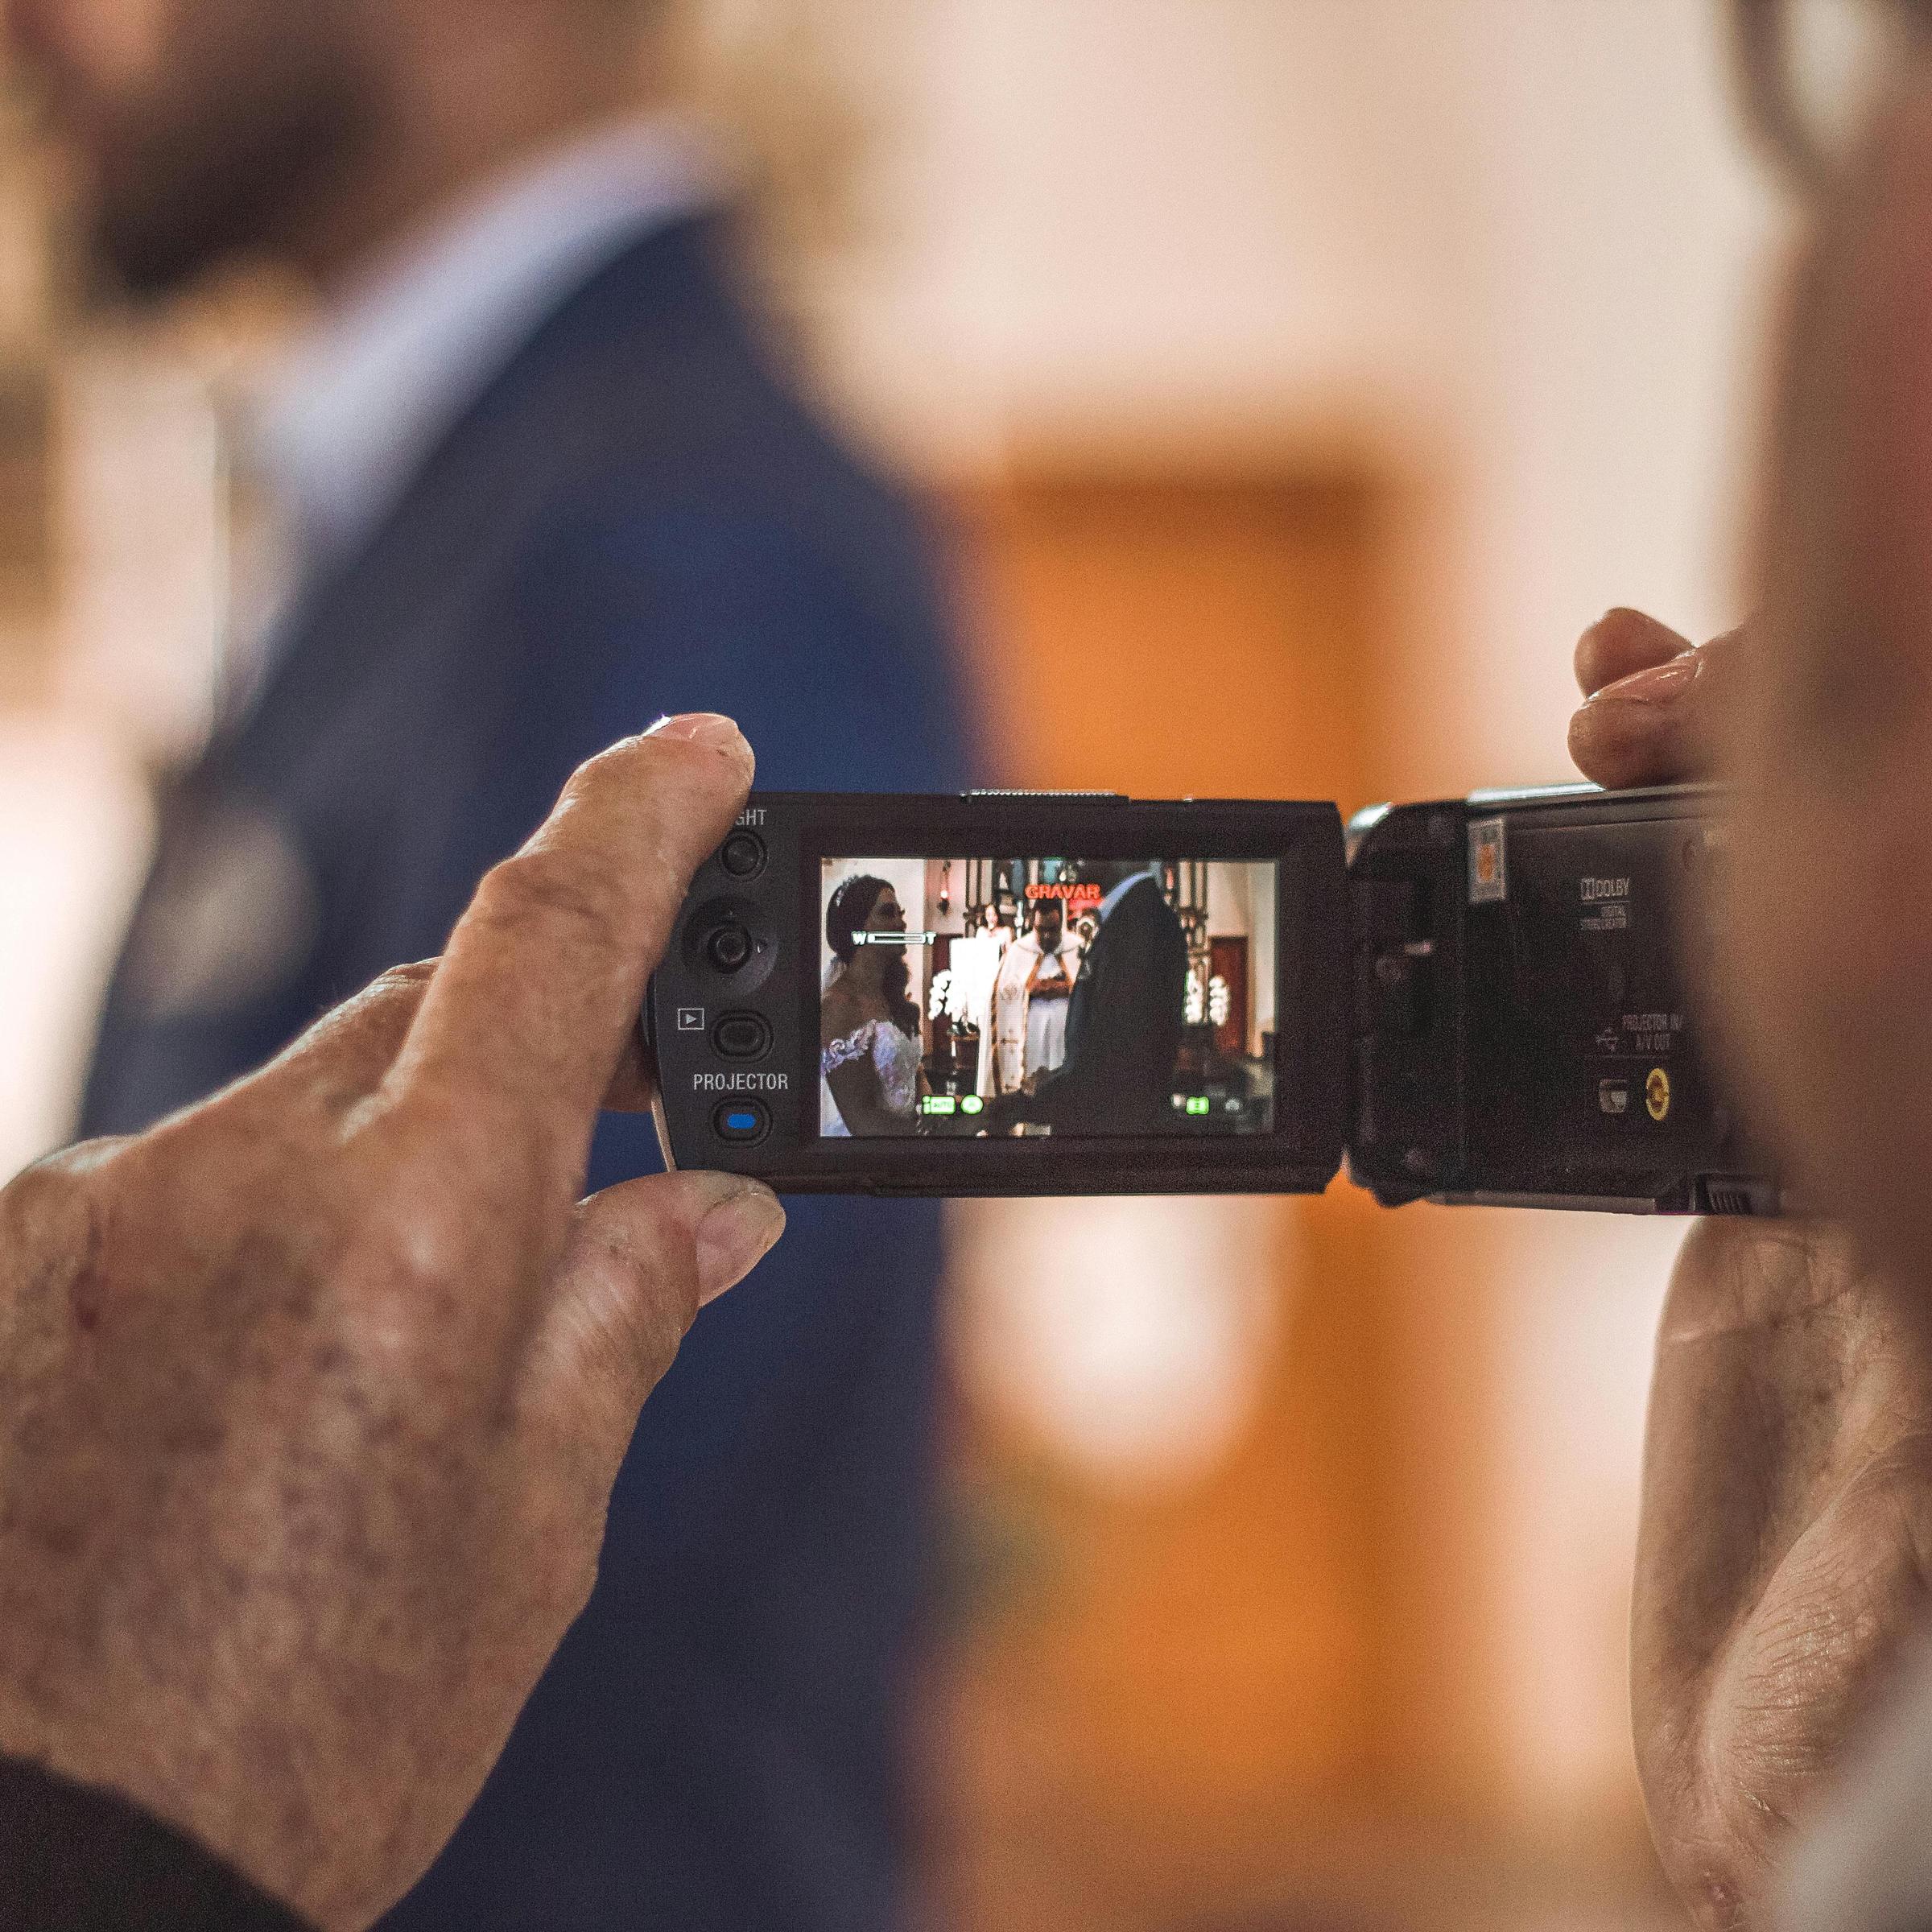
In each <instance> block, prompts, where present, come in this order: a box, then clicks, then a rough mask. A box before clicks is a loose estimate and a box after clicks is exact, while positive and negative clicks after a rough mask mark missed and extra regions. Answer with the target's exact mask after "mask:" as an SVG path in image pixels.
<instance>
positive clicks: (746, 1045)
mask: <svg viewBox="0 0 1932 1932" xmlns="http://www.w3.org/2000/svg"><path fill="white" fill-rule="evenodd" d="M711 1043H712V1046H713V1047H716V1049H717V1051H718V1052H719V1054H720V1056H721V1057H722V1058H724V1059H728V1060H762V1059H764V1057H765V1056H766V1054H768V1053H770V1051H771V1022H770V1021H769V1020H767V1019H766V1018H765V1016H764V1015H763V1014H762V1013H726V1014H725V1017H724V1018H723V1019H721V1020H720V1021H719V1022H718V1023H717V1025H716V1026H714V1027H712V1030H711Z"/></svg>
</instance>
